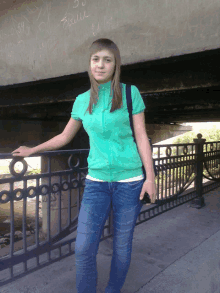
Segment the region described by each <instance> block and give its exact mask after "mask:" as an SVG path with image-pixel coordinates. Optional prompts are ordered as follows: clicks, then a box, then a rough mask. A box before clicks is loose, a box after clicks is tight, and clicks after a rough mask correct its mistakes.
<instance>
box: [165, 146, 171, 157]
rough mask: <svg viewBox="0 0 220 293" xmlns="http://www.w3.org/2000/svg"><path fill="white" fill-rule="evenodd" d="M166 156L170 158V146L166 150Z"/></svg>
mask: <svg viewBox="0 0 220 293" xmlns="http://www.w3.org/2000/svg"><path fill="white" fill-rule="evenodd" d="M166 155H167V157H170V156H171V155H172V149H171V147H170V146H168V147H167V148H166Z"/></svg>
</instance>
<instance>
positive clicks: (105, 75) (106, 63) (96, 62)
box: [90, 50, 115, 83]
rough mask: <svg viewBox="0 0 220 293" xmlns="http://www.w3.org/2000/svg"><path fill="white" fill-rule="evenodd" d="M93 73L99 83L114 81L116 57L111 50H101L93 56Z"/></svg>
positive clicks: (91, 64) (91, 63)
mask: <svg viewBox="0 0 220 293" xmlns="http://www.w3.org/2000/svg"><path fill="white" fill-rule="evenodd" d="M90 66H91V72H92V75H93V77H94V78H95V79H96V81H97V82H98V83H106V82H108V81H110V80H112V77H113V74H114V71H115V56H114V54H112V53H111V52H110V51H109V50H101V51H99V52H97V53H95V54H94V55H92V56H91V62H90Z"/></svg>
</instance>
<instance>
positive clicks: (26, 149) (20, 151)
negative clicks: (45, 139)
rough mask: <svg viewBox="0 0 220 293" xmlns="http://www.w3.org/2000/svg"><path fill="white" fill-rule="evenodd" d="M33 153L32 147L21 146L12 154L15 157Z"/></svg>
mask: <svg viewBox="0 0 220 293" xmlns="http://www.w3.org/2000/svg"><path fill="white" fill-rule="evenodd" d="M32 153H33V151H32V148H29V147H26V146H20V147H19V148H18V149H16V150H14V151H13V152H12V153H11V154H12V156H13V157H28V156H30V155H31V154H32Z"/></svg>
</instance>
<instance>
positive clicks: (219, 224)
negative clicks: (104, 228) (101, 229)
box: [0, 188, 220, 293]
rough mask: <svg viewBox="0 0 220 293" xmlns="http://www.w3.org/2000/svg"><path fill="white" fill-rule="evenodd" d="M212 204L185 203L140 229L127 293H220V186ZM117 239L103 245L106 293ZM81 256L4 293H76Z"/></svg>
mask: <svg viewBox="0 0 220 293" xmlns="http://www.w3.org/2000/svg"><path fill="white" fill-rule="evenodd" d="M204 197H205V203H206V206H205V207H203V208H202V209H195V208H191V207H190V206H189V203H185V204H183V205H181V206H179V207H176V208H175V209H173V210H171V211H168V212H166V213H164V214H162V215H160V216H157V217H155V218H154V219H151V220H149V221H148V222H145V223H143V224H141V225H138V226H137V227H136V228H135V232H134V240H133V250H132V259H131V265H130V269H129V272H128V275H127V278H126V282H125V284H124V286H123V288H122V290H121V293H134V292H138V293H151V292H153V293H219V292H220V188H218V189H216V190H214V191H211V192H209V193H208V194H206V195H205V196H204ZM110 247H111V240H106V241H103V242H101V243H100V247H99V252H98V255H97V266H98V275H99V279H98V288H97V293H104V292H105V287H106V285H107V282H108V277H109V271H110V263H111V249H110ZM74 261H75V256H74V255H72V256H70V257H67V258H65V259H63V260H61V261H59V262H55V263H53V264H51V265H50V266H47V267H45V268H43V269H40V270H38V271H36V272H34V273H31V274H29V275H27V276H25V277H23V278H21V279H18V280H16V281H14V282H12V283H11V284H8V285H5V286H3V287H1V288H0V292H1V293H18V292H19V293H20V292H21V293H61V292H62V293H64V292H65V293H76V289H75V266H74Z"/></svg>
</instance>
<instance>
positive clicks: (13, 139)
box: [0, 120, 192, 153]
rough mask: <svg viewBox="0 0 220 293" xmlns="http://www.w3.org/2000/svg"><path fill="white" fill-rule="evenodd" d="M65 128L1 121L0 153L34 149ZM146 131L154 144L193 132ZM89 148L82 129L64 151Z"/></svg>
mask: <svg viewBox="0 0 220 293" xmlns="http://www.w3.org/2000/svg"><path fill="white" fill-rule="evenodd" d="M65 126H66V123H64V122H59V123H58V122H48V121H47V122H43V121H41V122H37V121H25V122H22V121H19V120H12V121H10V120H5V121H1V120H0V137H1V140H0V153H10V152H12V151H13V150H15V149H16V148H18V147H19V146H21V145H25V146H28V147H34V146H36V145H38V144H40V143H43V142H45V141H47V140H49V139H51V138H53V137H54V136H56V135H58V134H60V133H61V132H62V131H63V130H64V128H65ZM146 129H147V133H148V136H149V137H150V138H151V139H152V143H157V142H160V141H161V140H165V139H168V138H171V137H174V136H177V135H180V134H183V133H185V132H187V131H190V130H192V128H191V127H190V126H182V125H163V124H146ZM88 148H89V137H88V135H87V133H86V132H85V130H84V128H83V127H81V129H80V130H79V132H78V133H77V135H76V136H75V137H74V139H73V140H72V141H71V142H70V143H69V144H68V145H66V146H65V147H63V148H62V149H88Z"/></svg>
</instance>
